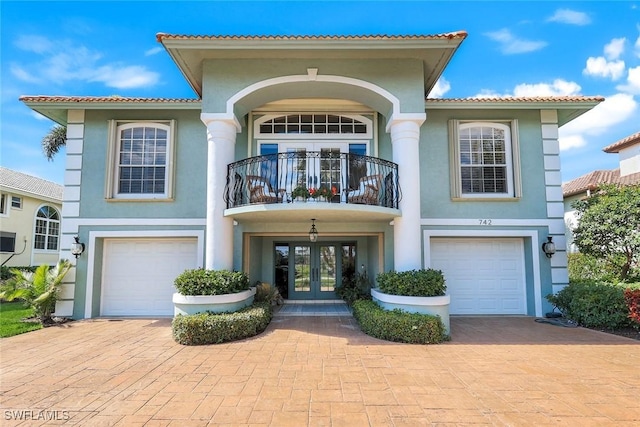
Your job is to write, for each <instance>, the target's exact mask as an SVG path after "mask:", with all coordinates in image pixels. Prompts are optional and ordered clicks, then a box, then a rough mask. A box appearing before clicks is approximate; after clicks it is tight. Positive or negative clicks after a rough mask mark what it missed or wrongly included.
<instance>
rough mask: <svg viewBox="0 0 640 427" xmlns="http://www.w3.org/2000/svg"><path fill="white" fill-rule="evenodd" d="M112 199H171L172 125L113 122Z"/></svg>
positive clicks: (109, 189) (109, 182)
mask: <svg viewBox="0 0 640 427" xmlns="http://www.w3.org/2000/svg"><path fill="white" fill-rule="evenodd" d="M110 128H111V132H110V133H111V135H112V137H110V144H111V149H110V156H109V165H108V171H109V173H110V176H108V177H107V195H106V196H107V198H108V199H171V198H172V197H173V194H172V187H173V185H172V181H173V170H172V166H173V144H174V136H173V130H174V128H175V124H174V122H173V121H171V122H117V121H112V122H111V127H110Z"/></svg>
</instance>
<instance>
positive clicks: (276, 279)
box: [21, 32, 603, 318]
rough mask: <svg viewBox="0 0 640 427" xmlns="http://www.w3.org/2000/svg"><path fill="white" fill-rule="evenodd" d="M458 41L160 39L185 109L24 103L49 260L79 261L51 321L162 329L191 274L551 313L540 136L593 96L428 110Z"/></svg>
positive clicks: (156, 101)
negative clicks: (62, 140) (402, 292)
mask: <svg viewBox="0 0 640 427" xmlns="http://www.w3.org/2000/svg"><path fill="white" fill-rule="evenodd" d="M465 37H466V33H465V32H455V33H449V34H438V35H427V36H422V35H417V36H413V35H411V36H335V37H331V36H264V37H253V36H188V35H169V34H158V35H157V40H158V41H159V42H160V43H161V44H162V45H163V46H164V48H165V49H166V50H167V52H168V53H169V55H170V56H171V58H172V59H173V60H174V61H175V63H176V65H177V66H178V67H179V69H180V71H181V72H182V74H183V75H184V77H185V78H186V80H187V82H188V83H189V85H191V87H192V88H193V90H194V91H195V93H196V95H197V99H164V98H123V97H72V96H24V97H22V98H21V100H22V101H23V102H24V103H25V104H26V105H28V106H29V107H31V108H32V109H34V110H35V111H37V112H39V113H41V114H43V115H45V116H47V117H49V118H51V119H53V120H55V121H56V122H58V123H60V124H64V125H67V132H68V133H67V147H66V153H67V154H66V156H67V158H66V165H67V170H66V174H65V201H64V206H63V230H62V232H63V238H62V241H63V243H62V249H63V256H65V257H66V258H69V251H68V249H69V248H70V245H71V244H72V242H73V238H74V237H75V236H78V238H79V240H80V242H82V243H85V245H86V251H85V252H84V253H83V254H82V255H81V256H80V257H79V258H78V260H77V264H76V269H75V273H74V274H73V275H72V276H71V277H72V280H73V283H71V282H70V283H68V284H67V285H66V287H65V292H64V297H63V298H62V300H61V301H59V304H58V307H57V312H58V314H59V315H73V317H75V318H83V317H96V316H118V315H127V316H129V315H154V316H155V315H171V314H172V313H173V308H172V303H171V294H172V292H173V286H172V282H173V278H174V277H175V276H176V275H178V274H179V273H180V272H182V271H183V270H184V269H187V268H195V267H205V268H213V269H234V270H243V271H245V272H247V273H248V275H249V277H250V280H251V281H252V282H255V281H257V280H260V281H265V282H271V283H275V284H276V285H277V286H278V287H279V289H280V290H281V291H282V293H283V294H284V296H285V298H288V299H305V300H310V299H321V300H326V299H334V298H336V294H335V292H334V289H335V287H337V286H340V284H341V280H342V276H343V275H346V274H351V273H352V272H353V271H354V270H357V271H361V270H363V269H364V270H366V271H367V272H368V274H369V276H370V277H375V275H376V274H377V273H379V272H383V271H388V270H392V269H395V270H397V271H405V270H411V269H420V268H429V267H434V268H438V269H441V270H443V271H444V273H445V276H446V280H447V286H448V293H449V294H450V295H451V298H452V302H451V307H450V310H451V313H453V314H515V315H538V316H540V315H542V313H544V312H545V311H550V310H551V306H550V305H549V304H548V303H547V301H546V300H545V298H544V296H545V295H547V294H549V293H551V292H555V291H557V290H559V289H561V288H562V287H563V286H564V285H566V284H567V283H568V276H567V270H566V265H567V259H566V253H565V251H564V246H565V240H564V221H563V205H562V190H561V185H562V182H561V178H560V176H561V175H560V160H559V144H558V128H559V127H560V126H562V125H564V124H566V123H567V122H569V121H571V120H573V119H574V118H576V117H578V116H580V115H581V114H583V113H585V112H586V111H588V110H590V109H591V108H593V107H594V106H596V105H597V104H598V103H600V102H602V100H603V98H600V97H582V96H573V97H536V98H519V97H516V98H494V99H426V95H427V94H428V93H429V91H430V90H431V89H432V88H433V87H434V85H435V84H436V81H437V80H438V78H439V77H440V75H441V74H442V72H443V70H444V69H445V67H446V66H447V64H448V63H449V61H450V60H451V58H452V56H453V54H454V53H455V51H456V50H457V49H458V47H459V45H460V43H462V41H463V40H464V39H465ZM470 72H479V71H478V70H470ZM489 72H493V71H491V70H489V69H487V73H489ZM296 189H297V190H296ZM305 191H310V192H314V194H315V195H318V191H320V192H322V193H324V196H325V197H323V198H322V199H323V200H325V201H324V202H319V201H317V200H318V199H313V198H310V199H307V202H304V201H298V200H296V199H298V198H299V199H301V200H304V199H303V198H302V197H298V196H301V195H303V194H304V192H305ZM294 193H295V196H296V197H294ZM312 219H315V221H314V223H315V228H316V229H317V232H318V238H317V241H310V240H311V239H310V237H309V231H310V228H311V226H312ZM548 236H551V237H552V238H553V239H554V242H555V243H556V245H557V248H558V253H556V254H555V255H554V256H553V257H551V258H547V257H546V256H545V254H544V253H543V252H542V250H541V245H542V243H543V242H546V241H547V237H548Z"/></svg>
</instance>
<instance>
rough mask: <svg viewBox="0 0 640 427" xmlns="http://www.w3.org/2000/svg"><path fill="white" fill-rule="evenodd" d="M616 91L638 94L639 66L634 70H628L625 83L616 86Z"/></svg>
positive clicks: (639, 89)
mask: <svg viewBox="0 0 640 427" xmlns="http://www.w3.org/2000/svg"><path fill="white" fill-rule="evenodd" d="M616 89H618V90H621V91H624V92H627V93H632V94H640V65H639V66H637V67H635V68H629V71H628V73H627V83H626V84H624V85H619V86H617V87H616Z"/></svg>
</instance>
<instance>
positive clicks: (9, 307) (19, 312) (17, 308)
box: [0, 302, 42, 338]
mask: <svg viewBox="0 0 640 427" xmlns="http://www.w3.org/2000/svg"><path fill="white" fill-rule="evenodd" d="M32 315H33V310H32V309H30V308H25V307H24V304H23V303H22V302H3V303H0V338H6V337H12V336H14V335H18V334H23V333H25V332H29V331H35V330H36V329H41V328H42V325H41V324H40V322H23V321H22V319H24V318H25V317H31V316H32Z"/></svg>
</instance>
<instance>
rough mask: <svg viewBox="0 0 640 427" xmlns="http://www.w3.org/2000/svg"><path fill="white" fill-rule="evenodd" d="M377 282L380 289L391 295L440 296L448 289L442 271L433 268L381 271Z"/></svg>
mask: <svg viewBox="0 0 640 427" xmlns="http://www.w3.org/2000/svg"><path fill="white" fill-rule="evenodd" d="M377 282H378V288H379V289H380V291H381V292H383V293H385V294H389V295H405V296H410V297H439V296H442V295H444V294H445V291H446V290H447V286H446V285H445V281H444V275H443V274H442V271H440V270H434V269H432V268H429V269H426V270H425V269H421V270H410V271H401V272H397V271H389V272H387V273H380V274H378V276H377Z"/></svg>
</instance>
